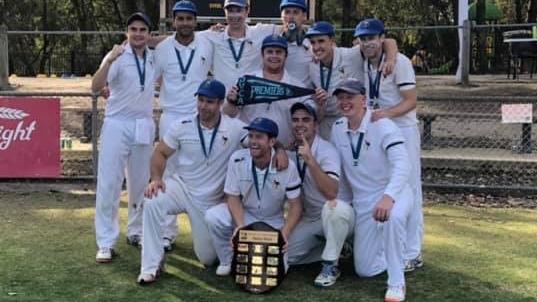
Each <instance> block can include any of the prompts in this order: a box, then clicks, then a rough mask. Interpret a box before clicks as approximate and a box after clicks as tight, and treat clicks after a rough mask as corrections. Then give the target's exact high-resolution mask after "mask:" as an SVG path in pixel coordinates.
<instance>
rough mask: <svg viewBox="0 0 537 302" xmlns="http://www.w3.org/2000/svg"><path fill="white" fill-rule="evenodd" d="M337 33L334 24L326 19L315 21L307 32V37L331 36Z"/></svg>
mask: <svg viewBox="0 0 537 302" xmlns="http://www.w3.org/2000/svg"><path fill="white" fill-rule="evenodd" d="M334 34H335V32H334V26H332V24H330V23H329V22H326V21H319V22H315V24H313V26H312V27H310V28H309V29H308V31H307V32H306V38H311V37H314V36H329V37H333V36H334Z"/></svg>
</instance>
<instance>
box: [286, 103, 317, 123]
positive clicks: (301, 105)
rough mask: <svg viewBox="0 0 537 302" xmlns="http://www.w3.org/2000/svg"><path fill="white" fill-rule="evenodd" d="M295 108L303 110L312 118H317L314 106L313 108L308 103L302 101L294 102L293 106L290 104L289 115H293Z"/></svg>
mask: <svg viewBox="0 0 537 302" xmlns="http://www.w3.org/2000/svg"><path fill="white" fill-rule="evenodd" d="M297 110H304V111H306V112H307V113H308V114H309V115H311V116H312V117H313V120H315V121H316V120H317V113H316V112H315V108H313V106H311V105H310V104H306V103H302V102H296V103H294V104H293V106H291V115H293V114H294V113H295V112H296V111H297Z"/></svg>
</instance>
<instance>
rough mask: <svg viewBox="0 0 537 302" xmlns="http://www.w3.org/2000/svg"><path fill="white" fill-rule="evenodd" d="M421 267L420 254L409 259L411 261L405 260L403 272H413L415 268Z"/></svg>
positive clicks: (421, 258) (421, 259)
mask: <svg viewBox="0 0 537 302" xmlns="http://www.w3.org/2000/svg"><path fill="white" fill-rule="evenodd" d="M422 266H423V257H422V256H421V254H419V255H418V257H416V258H414V259H411V260H405V272H406V273H408V272H413V271H415V270H416V269H417V268H420V267H422Z"/></svg>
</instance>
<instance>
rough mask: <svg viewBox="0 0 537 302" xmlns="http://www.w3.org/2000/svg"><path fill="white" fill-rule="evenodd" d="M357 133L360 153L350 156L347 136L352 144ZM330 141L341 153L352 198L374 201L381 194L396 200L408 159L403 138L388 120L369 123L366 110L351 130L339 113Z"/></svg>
mask: <svg viewBox="0 0 537 302" xmlns="http://www.w3.org/2000/svg"><path fill="white" fill-rule="evenodd" d="M361 134H363V140H362V144H361V146H360V148H359V149H360V154H359V157H358V159H354V157H353V152H352V150H351V142H350V139H349V136H350V137H351V138H352V144H353V145H354V146H355V147H356V145H357V141H358V140H359V136H360V135H361ZM331 142H332V144H333V145H334V146H335V148H336V149H337V150H338V152H339V155H340V157H341V162H342V167H343V172H344V174H345V177H346V179H347V180H348V182H349V184H350V187H351V190H352V195H353V202H378V201H379V200H380V198H381V197H382V195H383V194H387V195H389V196H391V197H392V198H393V199H394V200H395V202H397V201H398V199H399V197H400V196H401V195H400V194H401V192H402V191H403V190H407V189H409V185H408V178H409V174H410V163H409V162H408V153H407V151H406V148H405V146H404V143H405V140H404V138H403V135H402V133H401V130H400V129H399V127H397V125H395V124H394V123H393V122H392V121H391V120H389V119H381V120H378V121H376V122H374V123H372V122H371V112H370V111H369V110H368V111H367V112H366V114H365V116H364V117H363V119H362V123H361V125H360V127H359V128H358V130H356V131H352V130H349V129H348V121H347V118H345V117H342V118H341V119H339V120H337V121H336V122H335V123H334V126H333V127H332V134H331ZM355 162H356V165H355Z"/></svg>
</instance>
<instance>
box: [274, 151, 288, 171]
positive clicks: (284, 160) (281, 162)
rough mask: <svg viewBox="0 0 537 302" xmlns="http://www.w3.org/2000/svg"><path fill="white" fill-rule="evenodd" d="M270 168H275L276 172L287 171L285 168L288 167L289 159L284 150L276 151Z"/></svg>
mask: <svg viewBox="0 0 537 302" xmlns="http://www.w3.org/2000/svg"><path fill="white" fill-rule="evenodd" d="M272 166H273V167H274V168H276V170H277V171H283V170H285V169H287V167H289V157H288V156H287V152H285V150H284V149H282V148H278V149H276V153H275V154H274V158H273V163H272Z"/></svg>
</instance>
